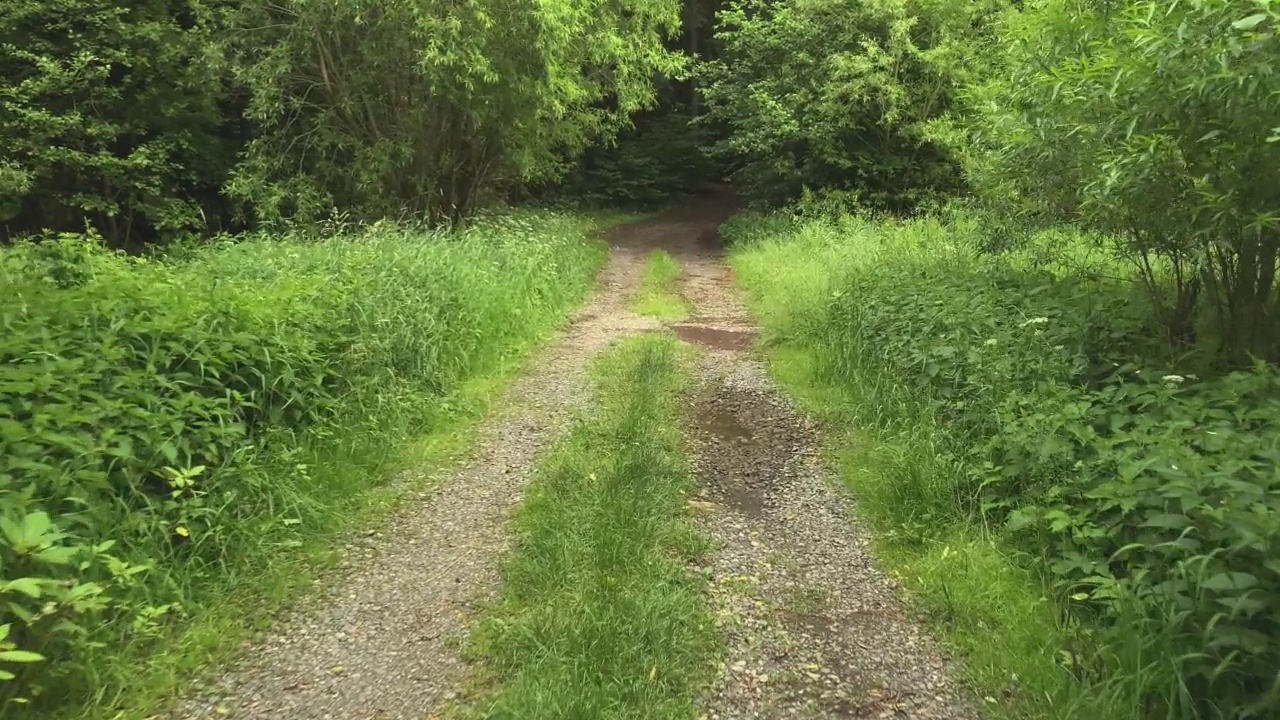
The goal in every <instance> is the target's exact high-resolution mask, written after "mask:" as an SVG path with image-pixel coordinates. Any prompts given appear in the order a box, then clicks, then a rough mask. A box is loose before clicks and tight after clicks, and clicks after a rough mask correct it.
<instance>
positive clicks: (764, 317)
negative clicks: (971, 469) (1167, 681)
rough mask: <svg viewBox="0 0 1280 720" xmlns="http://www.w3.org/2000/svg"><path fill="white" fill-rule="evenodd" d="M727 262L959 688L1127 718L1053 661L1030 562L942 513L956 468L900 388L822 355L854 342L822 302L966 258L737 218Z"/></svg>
mask: <svg viewBox="0 0 1280 720" xmlns="http://www.w3.org/2000/svg"><path fill="white" fill-rule="evenodd" d="M735 222H737V223H739V228H738V229H737V231H738V237H739V238H743V241H741V242H740V244H738V245H736V246H734V247H733V248H732V250H731V255H730V262H731V265H732V266H733V268H734V270H735V272H736V274H737V276H738V278H739V281H740V283H741V284H742V285H743V286H744V287H745V289H746V291H747V294H748V299H749V303H750V305H751V308H752V311H753V314H755V315H756V316H757V317H758V318H759V319H760V321H761V324H762V326H763V332H764V336H765V339H766V343H767V346H768V347H769V350H768V353H769V359H770V367H771V372H772V374H773V375H774V377H775V378H776V379H777V380H778V381H779V382H780V384H782V385H783V386H784V387H786V388H787V389H788V390H789V391H790V392H791V393H792V394H794V395H795V396H796V397H797V398H799V399H800V401H801V402H802V404H803V405H804V406H805V407H806V409H808V410H809V411H810V412H813V413H814V414H815V415H816V416H818V417H819V418H821V419H822V420H823V421H824V422H825V424H826V426H827V428H828V437H829V443H828V445H829V446H828V448H827V452H828V454H829V456H830V457H831V458H832V459H833V460H834V462H835V463H836V465H837V466H838V467H839V470H840V475H841V477H842V478H843V480H844V481H845V482H846V483H847V484H848V485H849V487H850V488H851V490H852V492H853V494H854V496H855V497H856V498H857V502H858V507H857V509H858V511H859V514H860V515H861V516H863V517H865V518H866V519H867V520H868V521H870V523H871V525H872V527H873V529H874V530H875V532H876V539H875V548H876V551H877V554H878V556H879V558H880V560H881V561H882V563H884V565H885V566H886V568H887V569H888V570H889V571H890V572H892V573H893V574H894V575H895V576H897V577H899V578H900V579H901V580H902V581H903V584H904V586H905V587H906V589H907V590H908V593H909V598H910V600H911V601H912V602H913V604H915V605H917V606H918V607H920V608H922V609H923V610H925V611H926V613H927V615H928V617H930V618H931V619H932V621H933V623H934V625H935V627H937V628H938V630H939V632H940V633H941V635H942V636H943V638H944V639H945V640H946V642H947V643H948V644H949V645H951V646H952V647H954V648H956V649H957V650H959V651H960V652H959V655H960V657H961V659H962V667H963V669H964V673H965V679H966V680H967V682H968V683H969V684H970V685H971V687H972V688H973V690H974V693H975V695H976V696H977V698H978V699H979V702H980V703H981V704H982V705H983V706H984V710H985V712H986V714H988V715H989V716H991V717H998V718H1009V719H1010V720H1012V719H1013V718H1021V719H1025V718H1055V719H1061V720H1067V719H1068V718H1076V717H1080V716H1081V715H1080V714H1079V713H1080V712H1081V708H1082V707H1085V706H1088V707H1089V711H1088V712H1089V715H1088V716H1090V717H1096V718H1099V719H1100V720H1101V719H1103V718H1105V719H1107V720H1120V719H1121V718H1126V719H1128V720H1131V719H1132V717H1134V714H1133V713H1134V710H1133V708H1132V706H1129V705H1125V704H1124V703H1123V702H1116V703H1114V704H1111V705H1107V702H1106V701H1104V700H1103V699H1100V698H1097V697H1094V693H1095V692H1096V690H1097V687H1096V686H1095V685H1093V684H1091V683H1090V682H1085V681H1082V680H1080V679H1079V678H1077V677H1076V676H1075V675H1074V674H1073V673H1072V672H1070V671H1069V670H1068V669H1067V668H1066V667H1064V665H1063V663H1062V662H1061V659H1062V653H1063V651H1064V650H1067V649H1069V648H1071V641H1070V637H1071V633H1069V632H1068V631H1067V629H1066V628H1064V627H1063V626H1062V623H1061V620H1060V618H1061V612H1060V606H1061V602H1060V601H1059V600H1058V599H1054V598H1053V597H1052V596H1051V594H1050V592H1049V591H1048V589H1047V586H1046V582H1045V580H1044V579H1043V578H1042V576H1041V575H1040V574H1039V573H1038V572H1037V571H1035V570H1034V569H1030V568H1034V567H1035V565H1036V561H1038V559H1039V558H1038V556H1037V557H1035V558H1031V557H1028V556H1025V555H1023V554H1021V553H1020V551H1019V549H1016V548H1013V547H1011V546H1009V545H1008V544H1007V543H1006V542H1005V541H1003V539H1002V538H1001V537H999V534H998V533H996V532H994V531H992V530H991V529H989V528H987V527H985V526H984V525H983V524H982V522H981V521H980V520H979V521H977V522H975V521H974V517H973V516H972V515H970V514H969V513H968V512H967V511H966V510H965V509H963V508H960V507H958V506H956V505H955V504H954V501H953V500H952V498H954V497H955V496H956V494H957V493H956V491H957V485H956V483H957V482H958V481H957V477H958V474H957V467H956V466H955V465H954V464H953V463H954V461H953V460H952V458H951V455H950V454H949V453H948V452H947V450H948V448H947V439H946V437H945V428H944V427H942V426H940V425H939V423H938V421H937V420H935V418H934V417H933V416H932V415H931V413H930V412H928V411H927V410H924V409H921V408H920V406H918V405H917V404H916V403H915V396H914V394H913V393H914V390H913V388H912V387H911V386H910V384H909V383H904V382H902V381H900V380H898V379H897V378H896V377H894V376H892V375H891V374H889V373H887V372H883V371H881V370H880V369H878V368H877V367H876V366H867V365H858V364H850V363H847V362H842V361H841V360H840V359H839V358H836V357H834V356H833V355H831V353H830V351H829V350H828V348H829V347H831V346H830V345H828V343H827V337H828V335H827V334H828V333H831V332H840V333H842V334H840V337H839V344H840V345H848V344H850V343H857V342H860V341H862V339H861V338H858V337H855V336H850V335H849V334H847V333H845V332H844V331H843V330H841V329H838V328H834V327H830V326H829V325H828V323H829V322H830V320H829V319H828V318H829V316H828V313H827V308H828V305H829V303H831V302H832V300H833V299H836V298H838V297H839V296H840V294H842V293H843V292H845V288H848V287H856V286H857V284H858V283H861V282H865V280H863V278H864V274H866V273H875V272H877V269H878V268H880V267H884V266H886V265H889V264H892V263H911V262H930V261H936V262H942V263H945V264H946V265H947V267H948V268H950V269H951V271H952V272H955V273H957V274H963V273H964V272H966V268H969V267H972V265H973V262H974V260H973V259H972V255H970V254H969V253H968V252H966V248H964V247H963V246H962V243H961V242H960V241H958V240H956V239H955V238H954V237H953V236H952V235H951V234H949V233H947V232H945V231H943V228H942V227H941V226H939V225H937V224H935V223H932V222H931V221H927V220H926V221H921V222H919V223H917V224H915V225H912V226H909V227H906V228H905V229H903V230H902V231H901V232H895V233H883V234H882V235H880V236H878V237H877V238H876V241H875V242H870V241H866V242H864V241H862V240H861V238H860V237H859V234H860V233H863V232H865V229H862V228H865V225H860V223H862V222H864V221H854V220H850V221H848V222H847V223H846V224H844V225H843V227H841V226H837V225H827V224H822V223H811V224H804V225H801V226H799V227H794V226H783V225H781V224H779V223H776V222H772V221H770V220H768V219H764V220H761V219H758V218H757V219H754V220H752V219H746V218H740V219H738V220H736V221H735Z"/></svg>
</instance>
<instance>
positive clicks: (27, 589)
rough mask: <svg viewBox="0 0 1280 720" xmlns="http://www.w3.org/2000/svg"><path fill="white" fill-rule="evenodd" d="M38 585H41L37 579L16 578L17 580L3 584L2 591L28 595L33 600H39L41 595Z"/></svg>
mask: <svg viewBox="0 0 1280 720" xmlns="http://www.w3.org/2000/svg"><path fill="white" fill-rule="evenodd" d="M40 585H41V582H40V580H39V579H37V578H30V577H28V578H18V579H17V580H10V581H9V582H7V583H5V584H4V590H5V592H8V591H10V590H14V591H17V592H20V593H22V594H23V595H28V596H30V597H33V598H39V597H40V594H41V592H40Z"/></svg>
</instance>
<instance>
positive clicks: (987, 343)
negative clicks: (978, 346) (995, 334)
mask: <svg viewBox="0 0 1280 720" xmlns="http://www.w3.org/2000/svg"><path fill="white" fill-rule="evenodd" d="M982 344H983V345H988V346H990V345H995V344H996V339H995V338H987V341H986V342H984V343H982Z"/></svg>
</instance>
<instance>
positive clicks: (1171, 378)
mask: <svg viewBox="0 0 1280 720" xmlns="http://www.w3.org/2000/svg"><path fill="white" fill-rule="evenodd" d="M1160 379H1161V380H1164V381H1165V382H1167V383H1174V384H1175V385H1176V384H1177V383H1180V382H1183V381H1184V380H1186V378H1184V377H1182V376H1181V375H1165V376H1164V377H1162V378H1160Z"/></svg>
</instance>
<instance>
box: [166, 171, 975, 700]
mask: <svg viewBox="0 0 1280 720" xmlns="http://www.w3.org/2000/svg"><path fill="white" fill-rule="evenodd" d="M734 209H735V205H734V201H733V198H732V197H731V196H730V195H728V194H727V193H724V192H715V193H712V194H710V195H709V196H707V197H704V198H699V199H697V200H696V201H693V202H690V203H686V204H684V205H681V206H679V207H676V208H673V209H671V210H669V211H667V212H665V213H662V214H661V215H658V216H655V217H652V218H649V219H647V220H644V221H641V222H637V223H633V224H631V225H627V226H624V227H620V228H618V229H616V230H615V231H613V232H612V233H611V235H610V246H611V248H610V254H609V260H608V263H607V265H606V267H605V268H604V270H603V271H602V273H601V276H600V279H599V282H598V284H597V288H596V290H595V291H594V292H593V294H592V295H591V297H590V298H589V300H588V301H587V302H586V303H585V305H584V306H583V307H582V308H581V309H580V310H579V311H578V312H577V313H576V315H575V316H574V317H573V319H572V320H571V321H570V322H569V323H568V324H567V326H566V327H565V329H564V330H563V332H562V334H561V335H560V337H559V338H558V339H557V341H556V342H554V343H553V344H551V345H550V346H549V347H548V348H546V350H545V351H544V352H542V353H541V354H540V356H539V357H538V358H537V359H536V360H535V361H534V362H533V363H531V365H530V367H529V369H528V370H527V372H526V373H525V375H524V376H523V378H522V379H521V380H519V381H517V382H516V383H515V384H513V386H512V387H511V388H509V390H508V391H507V392H506V394H505V395H504V396H503V398H502V399H501V400H500V401H499V403H498V407H499V408H500V411H499V412H498V413H496V414H495V416H494V417H492V418H490V419H489V420H488V421H486V423H485V424H484V426H483V428H482V429H481V431H480V433H479V435H478V439H477V442H476V447H475V450H474V452H473V454H472V458H471V459H470V460H468V461H467V462H465V463H464V464H462V465H461V466H460V467H457V468H455V469H453V470H451V471H450V473H449V474H448V476H447V477H444V478H442V479H441V480H440V481H439V482H438V483H434V484H433V487H434V488H435V489H434V490H433V491H431V492H429V493H424V494H423V496H422V497H421V499H420V501H419V502H417V503H414V504H411V505H410V506H409V507H406V508H405V509H404V510H402V511H400V513H399V514H398V515H397V516H395V517H393V518H391V519H390V520H389V521H388V522H387V523H386V524H385V526H384V527H385V528H386V529H385V530H384V531H383V532H381V533H379V534H376V535H373V536H371V537H367V538H362V539H361V540H360V541H353V542H352V543H351V544H349V545H348V547H347V548H346V549H345V552H346V559H345V560H344V562H343V563H342V564H341V565H340V567H339V569H338V570H336V571H334V572H333V573H331V574H330V575H329V576H328V577H326V578H324V580H323V584H322V585H318V586H317V590H316V595H315V597H314V598H313V599H312V601H311V602H308V603H306V605H305V606H303V607H300V608H299V609H298V610H297V611H296V612H295V613H294V614H293V615H292V616H290V617H287V618H284V619H282V620H281V621H280V622H278V623H277V624H276V626H275V627H274V628H273V629H272V631H271V632H270V633H269V634H268V635H267V636H266V637H264V638H262V639H261V640H259V641H258V642H256V643H253V644H251V645H249V646H247V647H246V648H245V653H244V659H243V660H242V662H241V663H240V664H239V665H237V666H236V667H234V668H230V669H229V670H227V672H226V673H225V674H223V675H222V676H221V677H220V678H218V679H217V681H216V683H215V684H214V685H212V686H211V687H208V688H206V689H205V690H204V691H203V692H201V693H198V694H197V695H196V696H194V697H192V698H190V699H188V700H186V701H184V702H183V703H182V704H181V705H180V706H179V707H178V708H177V709H176V710H175V711H174V712H173V713H171V714H170V715H169V716H168V717H169V718H170V720H196V719H197V718H215V717H234V718H249V719H252V720H267V719H268V718H270V719H272V720H421V719H422V718H424V717H438V716H439V715H438V712H439V711H441V710H443V709H444V708H446V707H447V706H449V705H451V704H452V702H453V700H454V699H455V698H456V697H457V696H458V694H459V693H460V692H462V691H463V689H464V688H465V686H466V682H467V672H468V668H467V665H466V662H465V661H464V659H463V657H462V647H463V645H464V640H465V637H466V632H467V629H468V625H469V622H470V621H471V620H472V619H473V618H474V615H475V612H476V611H477V610H478V609H479V608H480V607H481V606H482V605H483V603H484V602H485V601H487V600H489V599H491V598H492V597H494V595H495V593H496V591H497V590H498V588H499V586H500V582H501V578H500V567H501V560H502V558H503V555H504V552H505V551H506V549H507V548H508V545H509V537H508V534H507V521H508V518H509V513H510V511H511V509H512V508H513V507H514V506H515V505H516V504H517V503H518V502H519V501H520V499H521V496H522V489H523V488H524V486H525V484H526V483H527V482H528V480H529V479H530V476H531V473H532V469H533V467H534V464H535V460H536V459H537V457H538V456H539V454H540V453H541V452H542V451H543V450H544V449H545V448H546V447H547V446H548V445H549V443H550V442H551V441H552V440H553V439H554V438H555V437H556V436H557V435H558V434H559V433H560V431H561V430H562V429H563V428H564V427H565V425H566V423H567V421H568V420H569V418H570V417H571V416H572V415H573V413H574V412H575V411H577V410H580V409H581V408H582V407H583V406H584V405H585V404H586V403H587V402H588V401H589V398H590V394H589V382H588V379H587V377H586V370H587V367H588V364H589V362H590V360H591V359H592V358H593V357H594V356H595V355H597V354H598V353H599V352H600V351H601V350H603V349H604V348H605V347H607V346H608V345H610V344H611V343H613V342H614V341H616V340H618V339H620V338H623V337H626V336H628V335H633V334H637V333H642V332H646V331H652V330H658V329H661V328H662V327H664V323H662V322H661V321H659V320H656V319H654V318H649V317H644V316H641V315H638V314H636V313H635V312H634V311H632V310H631V309H630V305H631V300H632V298H633V296H634V294H635V291H636V288H637V286H638V284H639V281H640V277H641V269H642V266H643V264H644V261H645V258H646V255H647V254H648V252H650V251H651V250H653V249H656V248H662V249H665V250H667V251H668V252H670V253H671V254H672V256H674V257H675V258H676V259H677V261H678V262H679V264H680V266H681V269H682V271H683V272H682V277H681V280H680V293H681V295H682V296H683V298H684V300H685V301H686V302H687V304H688V305H689V307H690V308H692V316H691V318H690V319H688V320H685V321H681V322H676V323H670V324H667V327H670V329H672V330H674V332H675V333H676V334H677V335H678V336H679V337H680V338H681V339H683V340H686V341H688V342H691V343H694V344H696V345H699V346H701V347H702V348H704V350H705V352H704V353H702V354H701V356H700V360H699V363H698V367H697V368H696V377H697V382H696V385H695V387H696V393H695V394H693V395H692V396H691V397H690V398H689V445H690V450H691V453H692V455H693V465H694V469H695V470H696V473H697V476H698V479H699V483H700V486H701V497H699V498H698V501H697V502H694V503H691V507H695V508H697V512H698V513H699V520H698V522H699V525H700V526H701V527H702V528H703V530H704V531H705V532H706V533H707V534H709V535H710V536H711V537H712V538H713V539H714V540H715V544H716V549H715V550H714V551H713V553H712V557H711V560H710V567H709V568H706V569H704V570H709V571H710V577H711V583H710V585H709V588H710V596H709V598H708V602H709V604H710V605H711V606H712V608H713V612H715V614H716V616H717V618H718V620H717V625H718V626H719V628H720V633H721V635H722V637H723V639H724V641H725V643H726V644H727V646H728V655H727V657H726V658H725V662H724V663H723V665H722V667H721V668H720V672H719V675H718V678H717V680H716V682H715V684H714V686H713V687H711V688H709V689H708V690H707V693H706V697H705V698H703V699H702V705H703V707H704V709H705V712H704V717H706V718H723V719H727V718H743V719H745V718H762V719H764V718H801V717H803V718H881V717H902V718H920V719H930V720H931V719H943V718H954V719H956V720H963V719H966V718H970V717H973V714H972V712H971V711H970V710H969V709H968V707H967V706H966V704H965V703H964V702H963V701H962V700H961V698H960V693H958V692H957V689H956V687H955V686H954V684H953V683H952V682H951V681H950V680H949V677H950V673H949V672H948V668H947V662H946V661H945V660H944V659H943V657H942V655H941V653H940V651H939V649H938V647H937V646H936V645H935V644H934V643H933V642H932V641H931V640H930V639H929V637H928V635H927V633H926V632H925V631H924V630H923V629H922V628H921V627H920V625H919V624H917V623H916V622H915V621H914V620H913V619H912V618H911V617H910V615H909V614H908V613H907V612H905V610H904V609H903V607H902V606H901V604H900V603H899V601H898V600H897V598H896V595H895V591H894V588H893V585H892V583H891V582H890V580H889V578H888V577H887V576H885V575H884V574H883V573H882V572H881V571H880V570H878V569H877V567H876V564H875V562H874V561H873V559H872V557H871V555H870V553H869V551H868V549H867V538H866V533H865V531H864V530H863V529H862V528H861V527H860V526H859V525H858V524H857V522H856V520H854V519H852V518H851V517H850V515H849V510H848V507H849V502H848V499H847V498H846V497H845V496H844V493H843V492H841V491H840V490H839V489H838V488H836V486H835V485H834V484H833V483H832V482H830V481H829V480H828V473H827V472H826V470H825V468H824V467H823V466H822V463H821V461H820V460H819V459H818V457H817V447H818V441H819V436H818V432H817V429H816V428H815V427H814V426H813V425H812V424H810V423H809V422H807V421H806V420H805V419H804V418H802V417H801V416H800V415H799V414H798V413H797V412H796V410H795V409H794V408H793V407H792V406H791V404H790V403H789V402H787V400H786V399H785V398H784V397H783V395H782V394H781V392H780V391H779V390H778V389H777V388H776V387H775V386H774V385H773V384H772V382H771V381H770V380H769V378H768V376H767V374H766V372H765V368H764V366H763V364H762V362H761V360H759V359H758V358H757V357H756V356H755V355H753V354H752V353H751V351H750V349H751V344H752V339H753V338H754V335H755V327H754V326H753V324H752V323H751V321H750V318H749V317H748V315H747V313H746V311H745V308H744V307H743V306H742V304H741V301H740V300H739V298H738V295H737V292H736V290H735V289H734V287H733V285H732V281H731V278H730V275H729V272H728V269H727V267H726V266H725V264H724V262H723V258H722V253H721V248H720V243H719V235H718V232H717V228H718V226H719V224H720V223H721V222H722V221H723V220H724V219H725V218H727V217H728V216H729V215H730V214H731V213H732V212H733V211H734Z"/></svg>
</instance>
